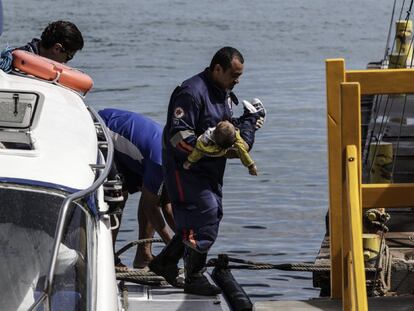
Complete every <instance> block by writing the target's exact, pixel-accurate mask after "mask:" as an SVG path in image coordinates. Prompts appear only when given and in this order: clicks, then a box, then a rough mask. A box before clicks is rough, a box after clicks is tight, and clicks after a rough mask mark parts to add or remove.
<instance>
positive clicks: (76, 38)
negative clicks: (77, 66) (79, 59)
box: [17, 21, 83, 63]
mask: <svg viewBox="0 0 414 311" xmlns="http://www.w3.org/2000/svg"><path fill="white" fill-rule="evenodd" d="M82 48H83V37H82V33H81V32H80V31H79V29H78V27H76V25H75V24H73V23H71V22H68V21H56V22H52V23H50V24H49V25H48V26H47V27H46V28H45V29H44V30H43V32H42V35H41V37H40V39H38V38H34V39H32V41H31V42H29V43H27V44H26V45H25V46H22V47H19V48H17V49H18V50H24V51H28V52H30V53H34V54H37V55H40V56H43V57H46V58H49V59H51V60H54V61H56V62H59V63H67V62H68V61H70V60H71V59H72V58H73V57H74V56H75V54H76V52H77V51H79V50H81V49H82Z"/></svg>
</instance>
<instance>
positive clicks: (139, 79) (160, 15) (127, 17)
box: [0, 0, 405, 301]
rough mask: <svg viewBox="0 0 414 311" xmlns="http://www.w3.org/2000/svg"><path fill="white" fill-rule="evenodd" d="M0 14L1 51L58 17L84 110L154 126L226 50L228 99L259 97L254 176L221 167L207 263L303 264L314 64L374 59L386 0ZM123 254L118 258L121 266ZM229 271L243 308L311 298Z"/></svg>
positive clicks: (318, 225) (129, 215)
mask: <svg viewBox="0 0 414 311" xmlns="http://www.w3.org/2000/svg"><path fill="white" fill-rule="evenodd" d="M3 7H4V32H3V35H2V37H0V43H1V46H0V48H1V49H2V48H4V47H6V46H7V45H10V46H13V47H17V46H21V45H24V44H26V42H28V41H30V40H31V38H32V37H38V36H40V34H41V32H42V30H43V28H44V27H45V26H46V25H47V24H48V23H49V22H50V21H55V20H59V19H63V20H70V21H72V22H74V23H75V24H76V25H77V26H78V27H79V29H80V30H81V31H82V33H83V35H84V39H85V46H84V48H83V50H82V51H80V52H79V53H77V54H76V56H75V58H74V59H73V60H72V61H71V62H70V64H71V65H72V66H75V67H78V68H80V69H81V70H83V71H85V72H87V73H88V74H89V75H90V76H92V78H93V79H94V82H95V86H94V88H93V90H92V91H91V92H90V93H89V94H88V95H87V97H86V102H87V103H88V104H89V105H91V106H92V107H94V108H95V109H96V110H99V109H102V108H106V107H114V108H121V109H127V110H131V111H134V112H138V113H142V114H145V115H146V116H149V117H151V118H153V119H154V120H156V121H158V122H159V123H161V124H164V123H165V118H166V114H167V104H168V100H169V96H170V94H171V92H172V90H173V89H174V87H175V86H176V85H178V84H179V83H180V82H181V81H183V80H185V79H186V78H188V77H190V76H192V75H194V74H196V73H198V72H200V71H202V70H203V69H204V68H205V67H207V66H208V65H209V63H210V60H211V57H212V56H213V54H214V53H215V52H216V50H218V49H219V48H220V47H222V46H227V45H230V46H234V47H236V48H238V49H239V50H240V51H241V52H242V54H243V55H244V58H245V72H244V74H243V76H242V79H241V82H240V84H239V85H237V86H236V88H235V90H234V91H235V92H236V94H237V95H238V97H239V98H240V99H251V98H253V97H259V98H260V99H261V100H262V101H263V103H264V104H265V106H266V109H267V118H266V124H265V126H264V127H263V128H262V129H261V130H259V131H258V132H257V136H256V143H255V146H254V149H253V151H252V152H251V155H252V157H253V159H254V160H255V161H256V163H257V167H258V170H259V176H257V177H254V176H250V175H249V174H248V172H247V169H246V168H244V167H243V166H242V165H241V163H240V162H239V161H237V160H231V161H229V163H228V167H227V171H226V176H225V181H224V218H223V221H222V223H221V226H220V233H219V237H218V239H217V242H216V243H215V245H214V246H213V248H212V250H211V252H210V254H209V255H210V257H213V256H215V255H217V254H218V253H227V254H230V255H231V256H233V257H237V258H242V259H247V260H251V261H259V262H269V263H274V264H278V263H288V262H303V261H313V259H314V257H315V256H316V254H317V251H318V249H319V246H320V244H321V241H322V239H323V236H324V234H325V223H324V216H325V214H326V211H327V206H328V194H327V146H326V95H325V64H324V61H325V59H326V58H342V57H343V58H345V60H346V67H347V68H348V69H349V68H350V69H364V68H365V66H366V65H367V63H368V62H370V61H378V60H380V59H381V58H382V57H383V55H384V49H385V45H386V38H387V32H388V26H389V23H390V18H391V11H392V2H391V1H386V0H366V1H358V0H348V1H328V0H314V1H309V0H308V1H306V0H290V1H281V0H261V1H248V0H228V1H218V0H211V1H191V0H171V1H167V0H151V1H142V0H116V1H110V0H91V1H84V0H71V1H63V0H39V1H27V0H13V1H3ZM404 17H405V16H404ZM241 113H242V109H241V108H240V107H238V108H236V111H235V114H236V115H237V114H241ZM74 126H76V122H75V121H74ZM138 200H139V195H133V196H131V197H130V199H129V200H128V204H127V207H126V209H125V213H124V218H123V222H122V227H121V231H120V234H119V240H118V243H117V246H118V247H120V246H122V245H124V244H125V243H127V242H129V241H132V240H135V239H137V221H136V213H137V205H138ZM160 247H161V246H160V245H159V246H154V253H157V252H159V250H160ZM133 256H134V254H133V251H132V252H130V253H127V254H125V256H123V257H122V260H123V261H124V262H125V263H127V264H131V261H132V259H133ZM234 274H235V276H236V278H237V280H238V281H239V282H240V284H242V286H243V287H244V289H245V290H246V292H247V293H248V294H249V295H250V297H251V299H252V300H253V301H257V300H268V299H273V300H274V299H283V300H286V299H305V298H308V297H315V296H317V295H318V291H317V290H316V289H313V288H312V280H311V277H312V275H311V273H298V272H286V271H277V270H270V271H268V270H265V271H247V270H242V271H234Z"/></svg>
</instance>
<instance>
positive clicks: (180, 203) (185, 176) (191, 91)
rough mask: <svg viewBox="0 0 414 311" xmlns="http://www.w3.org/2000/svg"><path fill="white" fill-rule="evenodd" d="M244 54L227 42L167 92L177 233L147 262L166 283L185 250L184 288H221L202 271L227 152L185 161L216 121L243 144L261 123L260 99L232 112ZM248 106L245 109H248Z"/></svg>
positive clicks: (167, 152) (166, 144) (168, 167)
mask: <svg viewBox="0 0 414 311" xmlns="http://www.w3.org/2000/svg"><path fill="white" fill-rule="evenodd" d="M243 63H244V60H243V56H242V55H241V53H240V52H239V51H238V50H236V49H235V48H232V47H224V48H222V49H220V50H219V51H217V52H216V54H215V55H214V57H213V59H212V60H211V63H210V66H209V68H206V69H205V70H204V71H203V72H201V73H199V74H197V75H195V76H193V77H192V78H190V79H188V80H186V81H184V82H183V83H182V84H181V86H178V87H177V88H176V89H175V90H174V92H173V93H172V95H171V99H170V103H169V106H168V115H167V123H166V125H165V128H164V132H163V148H164V149H163V166H164V168H165V183H166V186H167V190H168V195H169V196H170V199H171V203H172V206H173V209H174V220H175V225H176V234H175V236H174V237H173V239H172V240H171V242H170V243H169V244H168V245H167V246H166V247H165V248H164V249H163V250H162V252H161V253H160V254H159V255H158V256H157V257H155V258H154V260H153V261H152V262H151V263H150V265H149V267H150V269H151V270H152V271H154V272H155V273H157V274H158V275H162V276H163V277H164V278H165V279H166V280H167V281H168V282H169V283H170V284H171V285H173V286H179V285H181V284H179V283H178V280H177V276H178V267H177V263H178V261H179V259H180V258H181V257H182V255H183V252H184V268H185V285H184V291H185V292H186V293H191V294H198V295H206V296H210V295H216V294H218V293H220V289H219V288H218V287H216V286H214V285H212V284H210V283H209V281H208V279H207V278H206V277H205V276H204V275H203V271H204V266H205V264H206V259H207V253H208V251H209V249H210V248H211V246H212V245H213V243H214V242H215V240H216V238H217V234H218V230H219V225H220V221H221V218H222V216H223V208H222V196H223V194H222V186H223V175H224V170H225V166H226V156H223V155H222V156H220V157H202V158H201V159H200V160H199V161H197V162H196V163H194V164H192V165H191V167H190V169H188V170H187V169H185V168H184V163H185V161H186V160H187V158H188V156H189V154H190V153H191V152H192V151H193V150H194V147H195V146H196V142H197V138H198V137H199V136H201V135H203V133H206V131H208V130H209V128H211V127H215V126H217V124H219V122H221V121H229V122H231V123H232V124H233V125H234V126H235V127H237V128H238V129H240V135H241V137H242V138H243V140H244V141H245V142H246V147H247V150H250V149H251V147H252V146H253V143H254V138H255V131H256V129H257V128H260V127H261V125H263V121H264V116H265V110H264V107H263V105H259V104H257V105H256V107H255V106H254V105H253V104H251V105H250V106H246V105H245V112H244V114H243V115H242V116H241V117H240V118H233V109H232V108H233V104H237V103H238V100H237V97H236V96H235V95H234V93H233V92H232V89H233V87H234V86H235V85H236V84H237V83H239V80H240V76H241V75H242V73H243ZM249 108H250V109H249Z"/></svg>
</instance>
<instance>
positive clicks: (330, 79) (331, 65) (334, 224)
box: [326, 59, 345, 298]
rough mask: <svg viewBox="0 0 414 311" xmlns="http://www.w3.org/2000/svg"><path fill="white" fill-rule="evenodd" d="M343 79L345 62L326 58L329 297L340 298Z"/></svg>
mask: <svg viewBox="0 0 414 311" xmlns="http://www.w3.org/2000/svg"><path fill="white" fill-rule="evenodd" d="M344 81H345V61H344V60H343V59H329V60H327V61H326V95H327V128H328V158H329V162H328V163H329V164H328V170H329V235H330V240H331V248H330V256H331V265H332V270H331V278H330V279H331V297H332V298H341V297H342V255H341V243H342V241H341V235H342V210H341V204H342V199H341V195H342V190H341V188H342V164H341V163H342V160H341V157H342V152H341V96H340V91H341V83H342V82H344Z"/></svg>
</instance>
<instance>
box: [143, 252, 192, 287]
mask: <svg viewBox="0 0 414 311" xmlns="http://www.w3.org/2000/svg"><path fill="white" fill-rule="evenodd" d="M148 267H149V268H150V270H151V271H152V272H154V273H155V274H157V275H159V276H162V277H163V278H164V279H165V280H166V281H167V282H168V283H169V284H170V285H172V286H174V287H178V288H183V287H184V281H183V279H182V278H180V277H178V275H179V272H178V266H177V264H175V263H164V262H163V261H162V258H160V257H158V256H157V257H155V258H154V259H153V260H152V261H151V262H150V263H149V265H148Z"/></svg>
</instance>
